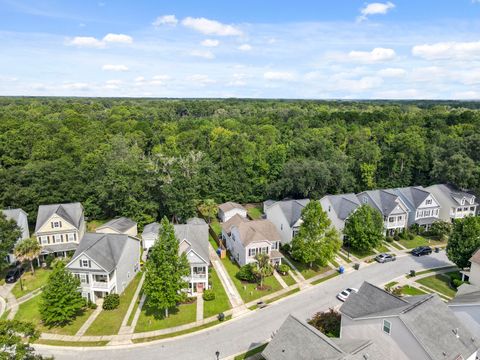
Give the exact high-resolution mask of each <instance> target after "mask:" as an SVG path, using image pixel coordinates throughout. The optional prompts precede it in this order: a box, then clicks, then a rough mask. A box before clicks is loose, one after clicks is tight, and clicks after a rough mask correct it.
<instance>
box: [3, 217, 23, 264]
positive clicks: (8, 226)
mask: <svg viewBox="0 0 480 360" xmlns="http://www.w3.org/2000/svg"><path fill="white" fill-rule="evenodd" d="M21 234H22V232H21V230H20V228H19V227H18V226H17V223H16V222H15V221H14V220H7V218H6V216H5V215H4V214H3V213H2V212H1V211H0V270H1V269H4V268H5V267H7V266H8V262H7V260H6V259H7V255H8V254H11V253H12V252H13V248H14V247H15V242H16V241H17V240H18V238H19V237H20V236H21Z"/></svg>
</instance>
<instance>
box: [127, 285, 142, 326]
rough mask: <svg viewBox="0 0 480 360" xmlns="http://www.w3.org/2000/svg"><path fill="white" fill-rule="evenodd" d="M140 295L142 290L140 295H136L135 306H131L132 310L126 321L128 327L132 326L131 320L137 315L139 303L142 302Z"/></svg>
mask: <svg viewBox="0 0 480 360" xmlns="http://www.w3.org/2000/svg"><path fill="white" fill-rule="evenodd" d="M142 294H143V289H142V290H141V291H140V294H138V298H137V301H135V305H134V306H133V310H132V312H131V313H130V316H129V317H128V321H127V325H128V326H130V325H132V322H133V318H134V317H135V314H136V313H137V309H138V307H139V306H140V301H141V300H142Z"/></svg>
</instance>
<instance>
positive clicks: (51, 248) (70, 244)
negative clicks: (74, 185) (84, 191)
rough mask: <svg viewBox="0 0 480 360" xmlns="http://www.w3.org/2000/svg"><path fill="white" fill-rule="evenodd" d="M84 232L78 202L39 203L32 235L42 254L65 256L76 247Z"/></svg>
mask: <svg viewBox="0 0 480 360" xmlns="http://www.w3.org/2000/svg"><path fill="white" fill-rule="evenodd" d="M84 234H85V218H84V214H83V206H82V204H80V203H78V202H77V203H69V204H54V205H40V206H39V208H38V215H37V223H36V226H35V232H34V236H35V237H36V238H37V240H38V242H39V244H40V246H41V247H42V252H41V255H42V256H46V255H48V254H53V255H55V256H67V254H68V253H69V252H73V251H75V250H76V249H77V246H78V244H79V243H80V241H81V239H82V237H83V235H84Z"/></svg>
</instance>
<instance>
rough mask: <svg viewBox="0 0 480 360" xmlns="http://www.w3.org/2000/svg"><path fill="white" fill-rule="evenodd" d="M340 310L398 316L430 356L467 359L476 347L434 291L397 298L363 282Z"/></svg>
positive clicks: (355, 316) (360, 314) (361, 314)
mask: <svg viewBox="0 0 480 360" xmlns="http://www.w3.org/2000/svg"><path fill="white" fill-rule="evenodd" d="M340 311H341V312H342V314H345V315H347V316H349V317H351V318H352V319H357V320H358V319H362V318H372V317H392V316H393V317H398V318H399V319H400V320H401V321H402V322H403V323H404V324H405V326H406V327H407V329H408V330H409V332H410V333H411V334H412V335H413V336H414V337H415V338H416V339H417V341H418V343H419V344H420V345H421V346H422V348H423V349H424V350H425V351H426V352H427V353H428V354H429V355H430V357H431V358H432V359H444V360H455V359H457V358H459V356H463V357H464V358H468V357H469V356H470V355H472V354H473V353H474V352H475V351H476V350H477V349H478V347H479V346H480V342H479V340H478V339H475V338H474V337H473V336H472V334H471V333H470V332H469V330H468V329H467V328H466V327H465V326H464V325H463V324H462V323H461V322H460V321H459V320H458V319H457V317H456V316H455V315H454V314H453V313H452V312H451V311H450V310H449V309H448V306H447V305H446V304H445V303H444V302H443V301H442V300H441V299H440V298H439V297H438V295H436V294H435V295H422V296H411V297H405V298H403V299H400V298H398V297H396V296H394V295H391V294H389V293H387V292H386V291H384V290H382V289H380V288H377V287H376V286H373V285H371V284H369V283H367V282H365V283H363V285H362V286H361V287H360V289H359V291H358V293H357V294H351V296H349V297H348V299H347V301H345V303H344V304H343V305H342V307H341V308H340ZM455 332H456V333H455ZM472 339H473V340H472Z"/></svg>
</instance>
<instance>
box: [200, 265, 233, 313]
mask: <svg viewBox="0 0 480 360" xmlns="http://www.w3.org/2000/svg"><path fill="white" fill-rule="evenodd" d="M208 273H209V279H210V282H211V284H212V287H211V288H212V290H213V291H214V292H215V300H212V301H204V303H203V318H204V319H206V318H209V317H210V316H214V315H218V314H220V313H222V312H224V311H227V310H228V309H230V302H229V301H228V296H227V293H226V292H225V289H224V288H223V285H222V282H221V281H220V278H219V277H218V275H217V273H216V272H215V269H214V268H213V267H212V268H209V269H208Z"/></svg>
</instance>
